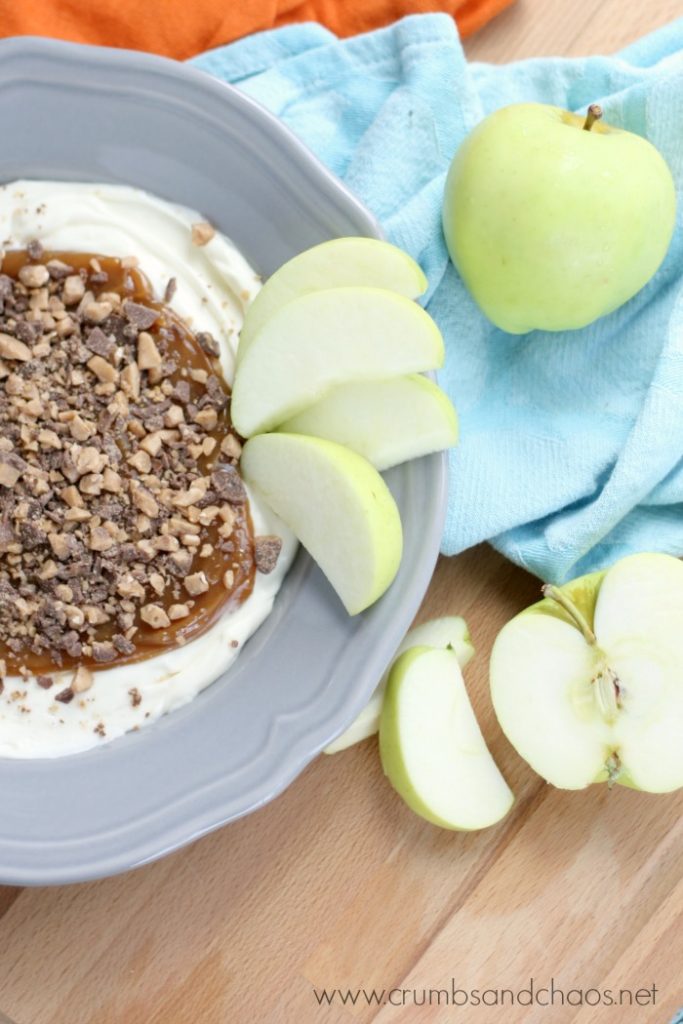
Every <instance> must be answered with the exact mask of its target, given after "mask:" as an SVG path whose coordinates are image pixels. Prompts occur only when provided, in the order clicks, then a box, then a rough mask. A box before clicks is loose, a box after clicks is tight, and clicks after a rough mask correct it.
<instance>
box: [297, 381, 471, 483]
mask: <svg viewBox="0 0 683 1024" xmlns="http://www.w3.org/2000/svg"><path fill="white" fill-rule="evenodd" d="M278 430H284V431H285V432H287V433H290V434H310V435H312V436H313V437H323V438H326V440H328V441H336V442H337V444H343V445H345V446H346V447H347V448H351V449H352V451H354V452H357V453H358V454H359V455H362V456H363V458H365V459H367V460H368V462H371V463H372V465H373V466H374V467H375V469H379V470H385V469H390V468H391V467H392V466H398V465H400V463H402V462H407V461H408V460H409V459H417V458H420V457H421V456H423V455H429V454H430V453H431V452H436V451H442V450H444V449H447V448H452V447H453V445H455V444H456V443H457V441H458V417H457V414H456V411H455V409H454V408H453V404H452V403H451V400H450V399H449V397H448V395H446V394H445V393H444V392H443V391H442V390H441V388H439V386H438V385H437V384H435V383H434V382H433V381H431V380H428V379H427V378H426V377H422V376H421V375H420V374H411V375H410V376H407V377H392V378H390V379H389V380H372V381H360V382H356V383H355V384H342V385H340V386H339V387H336V388H334V389H333V390H332V391H330V392H328V394H327V395H325V396H324V398H322V399H321V400H320V401H319V402H316V403H315V404H314V405H311V406H309V407H308V408H306V409H304V410H303V411H302V412H300V413H299V414H298V416H293V417H292V418H291V419H290V420H287V421H286V422H285V423H283V424H282V426H280V427H278Z"/></svg>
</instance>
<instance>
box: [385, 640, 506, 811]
mask: <svg viewBox="0 0 683 1024" xmlns="http://www.w3.org/2000/svg"><path fill="white" fill-rule="evenodd" d="M379 747H380V755H381V758H382V766H383V768H384V772H385V774H386V775H387V777H388V779H389V781H390V782H391V784H392V786H393V787H394V789H396V791H397V792H398V793H399V794H400V795H401V796H402V797H403V799H404V800H405V802H406V803H407V804H408V806H409V807H410V808H411V810H413V811H415V813H416V814H419V815H420V816H421V817H423V818H426V820H427V821H431V822H432V823H433V824H435V825H440V826H441V827H442V828H448V829H462V830H473V829H481V828H487V827H488V826H489V825H494V824H495V823H496V822H498V821H500V820H501V818H503V817H505V815H506V814H507V813H508V811H509V810H510V808H511V807H512V804H513V802H514V797H513V794H512V792H511V790H510V787H509V786H508V784H507V783H506V781H505V779H504V778H503V776H502V775H501V773H500V771H499V769H498V767H497V765H496V763H495V761H494V760H493V758H492V756H491V754H490V752H489V750H488V748H487V746H486V743H485V742H484V738H483V736H482V734H481V730H480V728H479V725H478V723H477V720H476V718H475V716H474V712H473V710H472V705H471V704H470V701H469V698H468V696H467V690H466V689H465V683H464V680H463V678H462V672H461V671H460V666H459V664H458V658H457V656H456V654H455V652H454V651H452V650H448V649H447V650H435V649H434V648H431V647H413V648H411V649H410V650H408V651H406V652H405V654H403V655H401V657H400V658H399V659H398V661H397V662H396V663H395V665H394V667H393V668H392V670H391V675H390V677H389V682H388V685H387V692H386V695H385V698H384V706H383V709H382V718H381V722H380V729H379Z"/></svg>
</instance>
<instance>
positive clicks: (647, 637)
mask: <svg viewBox="0 0 683 1024" xmlns="http://www.w3.org/2000/svg"><path fill="white" fill-rule="evenodd" d="M545 593H546V598H545V599H544V600H543V601H541V602H540V603H539V604H536V605H533V606H532V607H531V608H528V609H527V610H526V611H524V612H522V613H521V614H520V615H518V616H516V618H514V619H512V621H511V622H509V623H508V624H507V626H505V627H504V629H503V630H502V632H501V633H500V635H499V636H498V638H497V640H496V642H495V645H494V648H493V652H492V655H491V695H492V698H493V704H494V707H495V710H496V713H497V715H498V719H499V721H500V724H501V727H502V728H503V731H504V732H505V733H506V735H507V737H508V739H509V740H510V742H511V743H512V744H513V746H514V747H515V748H516V749H517V751H518V752H519V753H520V754H521V756H522V757H523V758H524V759H525V760H526V761H528V762H529V764H530V765H531V767H532V768H533V769H534V770H535V771H537V772H538V773H539V775H541V776H543V778H544V779H546V780H547V781H548V782H551V783H552V784H553V785H555V786H559V787H561V788H563V789H582V788H584V787H585V786H588V785H590V784H591V783H592V782H604V781H607V782H619V783H622V784H623V785H627V786H633V787H635V788H637V789H643V790H647V791H649V792H653V793H664V792H669V791H671V790H674V789H678V788H680V787H681V786H683V742H682V741H681V739H682V737H683V563H682V562H680V561H679V560H678V559H676V558H673V557H672V556H670V555H657V554H640V555H631V556H629V557H627V558H624V559H622V561H620V562H617V563H616V565H614V566H612V568H611V569H608V570H607V571H606V572H603V573H594V574H592V575H590V576H585V577H580V578H579V579H577V580H574V581H573V582H572V583H569V584H567V585H566V586H562V587H546V588H545Z"/></svg>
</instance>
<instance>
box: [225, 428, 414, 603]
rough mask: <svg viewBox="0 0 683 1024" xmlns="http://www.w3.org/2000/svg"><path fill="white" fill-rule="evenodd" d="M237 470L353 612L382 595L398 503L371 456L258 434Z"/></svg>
mask: <svg viewBox="0 0 683 1024" xmlns="http://www.w3.org/2000/svg"><path fill="white" fill-rule="evenodd" d="M240 468H241V471H242V476H243V477H244V479H245V480H246V482H247V483H248V484H250V485H251V486H253V487H255V488H256V489H257V490H258V491H259V492H260V493H261V494H262V495H263V498H264V499H265V501H266V502H267V504H268V505H270V507H271V508H272V509H273V511H274V512H275V513H276V514H277V515H278V516H280V518H281V519H282V520H283V521H284V523H285V524H286V525H287V526H289V528H290V529H291V530H292V532H293V533H294V534H295V535H296V536H297V537H298V539H299V540H300V541H301V543H302V544H303V546H304V547H305V548H306V550H307V551H308V552H309V554H310V555H311V556H312V557H313V558H314V559H315V561H316V562H317V563H318V565H319V566H320V568H321V569H322V571H323V572H324V574H325V575H326V576H327V578H328V580H329V581H330V583H331V584H332V586H333V587H334V589H335V590H336V591H337V593H338V595H339V597H340V598H341V600H342V602H343V604H344V606H345V608H346V610H347V611H348V612H349V614H350V615H356V614H357V613H358V612H361V611H363V610H364V609H365V608H367V607H368V606H369V605H371V604H373V602H375V601H376V600H377V599H378V598H379V597H381V595H382V594H383V593H384V591H385V590H386V589H387V587H388V586H389V585H390V584H391V582H392V581H393V579H394V577H395V575H396V573H397V571H398V567H399V565H400V561H401V554H402V549H403V535H402V530H401V519H400V516H399V512H398V508H397V507H396V502H395V501H394V499H393V497H392V496H391V493H390V491H389V488H388V487H387V485H386V484H385V483H384V480H383V479H382V477H381V476H380V475H379V473H378V472H377V470H376V469H374V467H373V466H371V465H370V463H369V462H366V460H365V459H363V458H361V456H360V455H356V453H355V452H351V451H349V450H348V449H347V448H343V447H342V446H341V445H339V444H334V443H333V442H331V441H322V440H320V439H318V438H314V437H303V436H300V435H297V434H261V435H260V436H258V437H253V438H251V440H249V441H247V443H246V444H245V446H244V449H243V450H242V459H241V463H240Z"/></svg>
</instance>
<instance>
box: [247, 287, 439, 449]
mask: <svg viewBox="0 0 683 1024" xmlns="http://www.w3.org/2000/svg"><path fill="white" fill-rule="evenodd" d="M443 359H444V345H443V339H442V337H441V334H440V333H439V330H438V328H437V326H436V324H435V323H434V321H433V320H432V319H431V317H430V316H429V315H428V314H427V313H425V311H424V310H423V309H422V308H421V307H420V306H418V305H417V304H416V303H414V302H411V301H410V300H409V299H406V298H405V297H404V296H402V295H396V294H394V293H393V292H389V291H383V290H380V289H379V288H330V289H328V290H327V291H317V292H310V293H309V294H307V295H303V296H301V298H298V299H294V300H293V301H292V302H289V303H288V304H287V305H286V306H283V307H282V308H281V309H280V310H279V311H278V312H277V313H275V314H273V316H272V317H271V318H270V319H269V320H268V321H267V323H266V324H265V326H264V327H263V328H262V329H261V330H260V331H259V333H258V335H257V336H256V337H255V338H254V339H253V341H252V343H251V345H250V346H249V349H248V351H247V352H246V354H245V355H244V356H243V358H242V360H241V362H240V364H239V366H238V367H237V372H236V374H235V381H234V385H233V392H232V401H231V406H230V409H231V416H232V421H233V423H234V425H235V427H236V429H237V430H238V431H239V433H240V434H242V436H243V437H251V436H252V435H253V434H258V433H263V432H264V431H267V430H271V429H272V428H273V427H277V426H279V425H280V424H281V423H284V422H285V420H287V419H289V418H291V417H292V416H294V415H295V414H296V413H298V412H301V410H302V409H304V408H306V407H307V406H309V405H313V404H314V403H315V402H317V401H318V400H319V399H320V398H322V397H323V396H324V395H325V394H327V392H328V391H331V390H332V388H334V387H335V386H337V385H339V384H346V383H350V382H352V381H363V380H382V379H384V378H386V377H395V376H401V375H403V374H406V373H415V372H420V371H422V370H433V369H436V367H438V366H441V364H442V362H443Z"/></svg>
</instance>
